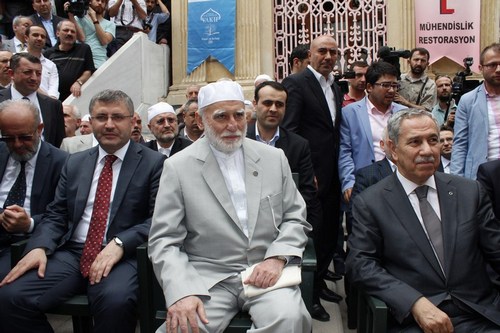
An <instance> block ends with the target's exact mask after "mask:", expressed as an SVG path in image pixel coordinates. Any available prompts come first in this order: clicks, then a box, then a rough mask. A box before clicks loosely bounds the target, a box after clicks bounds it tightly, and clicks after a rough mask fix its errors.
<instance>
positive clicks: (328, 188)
mask: <svg viewBox="0 0 500 333" xmlns="http://www.w3.org/2000/svg"><path fill="white" fill-rule="evenodd" d="M337 55H338V48H337V42H336V41H335V39H334V38H333V37H332V36H326V35H324V36H319V37H317V38H316V39H314V40H313V41H312V43H311V48H310V51H309V62H310V64H309V65H308V66H307V68H306V69H304V70H303V71H302V72H300V73H297V74H292V75H290V76H288V77H287V78H285V79H284V80H283V85H284V86H285V88H286V89H287V91H288V101H287V105H288V106H287V112H286V113H285V117H284V119H283V127H284V128H286V129H288V130H290V131H292V132H295V133H297V134H299V135H300V136H302V137H303V138H305V139H307V140H308V141H309V146H310V148H311V158H312V162H313V167H314V174H315V176H316V178H317V181H318V198H319V200H320V203H321V209H322V214H323V216H322V219H321V223H319V225H318V226H317V228H316V231H315V232H314V234H313V236H314V246H315V248H316V256H317V261H318V271H317V273H316V279H315V286H314V299H313V303H314V304H319V297H322V298H323V299H325V300H327V301H330V302H339V301H340V300H342V297H340V295H337V294H336V293H334V292H333V291H331V290H329V289H328V288H327V286H326V283H325V281H324V280H323V278H325V276H326V274H327V273H328V266H329V265H330V263H331V261H332V258H333V253H334V252H335V248H336V247H337V239H338V234H339V221H340V196H341V192H340V183H339V174H338V153H339V128H340V118H341V114H340V110H341V104H342V94H341V93H340V89H339V87H338V86H337V84H335V83H334V78H333V74H332V71H333V67H334V66H335V63H336V61H337Z"/></svg>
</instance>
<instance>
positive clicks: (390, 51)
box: [377, 46, 411, 80]
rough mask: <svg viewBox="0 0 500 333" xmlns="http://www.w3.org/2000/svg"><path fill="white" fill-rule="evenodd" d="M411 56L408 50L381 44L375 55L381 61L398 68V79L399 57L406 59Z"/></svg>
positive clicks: (399, 70)
mask: <svg viewBox="0 0 500 333" xmlns="http://www.w3.org/2000/svg"><path fill="white" fill-rule="evenodd" d="M410 56H411V51H410V50H396V49H395V48H394V47H389V46H382V47H381V48H380V49H379V50H378V52H377V57H379V59H381V60H382V61H385V62H388V63H390V64H391V65H393V66H394V67H396V69H397V70H398V80H399V77H400V76H401V65H400V64H399V58H405V59H408V58H409V57H410Z"/></svg>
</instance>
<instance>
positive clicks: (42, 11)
mask: <svg viewBox="0 0 500 333" xmlns="http://www.w3.org/2000/svg"><path fill="white" fill-rule="evenodd" d="M32 4H33V9H34V10H35V13H34V14H33V15H31V16H30V20H31V21H32V22H33V24H34V25H39V26H41V27H43V28H44V29H45V31H47V40H46V41H45V47H46V48H49V47H54V46H55V45H56V43H57V36H56V31H57V25H58V24H59V22H61V21H62V20H63V18H62V17H59V16H57V15H52V3H51V2H50V0H32Z"/></svg>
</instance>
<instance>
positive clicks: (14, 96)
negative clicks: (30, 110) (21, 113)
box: [10, 84, 37, 103]
mask: <svg viewBox="0 0 500 333" xmlns="http://www.w3.org/2000/svg"><path fill="white" fill-rule="evenodd" d="M10 93H11V95H12V100H13V101H17V100H18V99H22V98H23V97H28V98H29V99H30V101H31V102H32V103H33V101H34V100H35V99H36V98H37V97H36V91H34V92H32V93H31V94H29V95H26V96H24V95H23V94H21V93H20V92H19V91H17V89H16V88H15V87H14V84H11V85H10Z"/></svg>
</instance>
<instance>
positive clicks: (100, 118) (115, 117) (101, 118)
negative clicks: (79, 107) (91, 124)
mask: <svg viewBox="0 0 500 333" xmlns="http://www.w3.org/2000/svg"><path fill="white" fill-rule="evenodd" d="M131 117H133V116H126V115H123V114H112V115H109V116H108V115H107V114H98V115H97V116H93V117H91V119H93V120H95V121H97V122H99V123H105V122H107V121H108V119H110V118H111V121H112V122H114V123H121V122H122V121H124V120H125V119H126V118H131Z"/></svg>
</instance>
